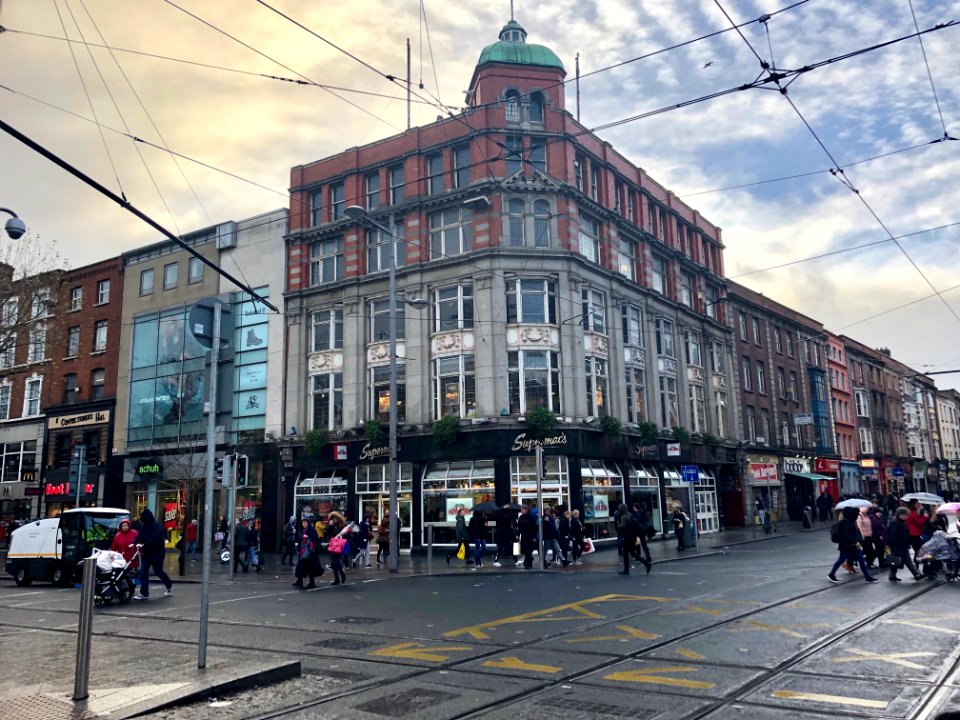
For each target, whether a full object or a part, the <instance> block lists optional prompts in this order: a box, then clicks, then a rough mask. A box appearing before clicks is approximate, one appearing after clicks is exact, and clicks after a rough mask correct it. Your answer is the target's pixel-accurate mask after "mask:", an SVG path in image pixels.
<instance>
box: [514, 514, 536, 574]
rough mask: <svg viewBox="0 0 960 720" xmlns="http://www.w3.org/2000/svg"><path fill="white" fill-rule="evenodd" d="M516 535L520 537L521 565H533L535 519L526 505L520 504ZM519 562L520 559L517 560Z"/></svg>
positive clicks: (528, 567) (526, 566)
mask: <svg viewBox="0 0 960 720" xmlns="http://www.w3.org/2000/svg"><path fill="white" fill-rule="evenodd" d="M517 536H518V537H519V538H520V554H521V555H523V561H522V562H523V567H524V568H526V569H527V570H529V569H530V568H532V567H533V550H534V548H536V546H537V519H536V518H535V517H534V516H533V513H531V512H530V508H529V507H527V506H526V505H521V506H520V517H519V518H517ZM517 563H518V564H519V563H520V561H517Z"/></svg>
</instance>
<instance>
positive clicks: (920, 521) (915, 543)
mask: <svg viewBox="0 0 960 720" xmlns="http://www.w3.org/2000/svg"><path fill="white" fill-rule="evenodd" d="M907 508H908V509H909V514H908V515H907V519H906V523H907V530H909V531H910V547H911V548H912V549H913V561H914V562H917V551H918V550H919V549H920V546H921V545H923V527H924V525H926V522H927V520H926V517H925V516H924V515H923V514H922V512H921V511H922V510H923V507H922V506H921V505H920V503H919V502H917V501H916V500H911V501H910V502H909V504H908V505H907Z"/></svg>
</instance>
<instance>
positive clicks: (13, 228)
mask: <svg viewBox="0 0 960 720" xmlns="http://www.w3.org/2000/svg"><path fill="white" fill-rule="evenodd" d="M0 211H2V212H5V213H9V214H10V215H11V216H12V217H11V218H10V219H9V220H7V224H6V225H4V230H6V231H7V235H9V236H10V239H11V240H19V239H20V238H22V237H23V235H24V233H26V232H27V226H26V223H24V222H23V220H21V219H20V218H19V217H18V216H17V214H16V213H15V212H14V211H13V210H8V209H7V208H0Z"/></svg>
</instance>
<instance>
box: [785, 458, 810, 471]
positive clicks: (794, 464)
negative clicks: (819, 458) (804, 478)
mask: <svg viewBox="0 0 960 720" xmlns="http://www.w3.org/2000/svg"><path fill="white" fill-rule="evenodd" d="M783 471H784V472H787V473H808V472H810V460H808V459H807V458H798V457H793V458H784V459H783Z"/></svg>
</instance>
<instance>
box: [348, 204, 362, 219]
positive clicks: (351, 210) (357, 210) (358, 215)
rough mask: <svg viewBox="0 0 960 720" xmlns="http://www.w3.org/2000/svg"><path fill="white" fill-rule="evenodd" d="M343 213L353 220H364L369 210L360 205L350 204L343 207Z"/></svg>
mask: <svg viewBox="0 0 960 720" xmlns="http://www.w3.org/2000/svg"><path fill="white" fill-rule="evenodd" d="M343 214H344V215H346V216H347V217H348V218H350V219H351V220H363V219H365V218H366V217H367V210H366V208H363V207H361V206H360V205H348V206H347V207H345V208H344V209H343Z"/></svg>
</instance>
